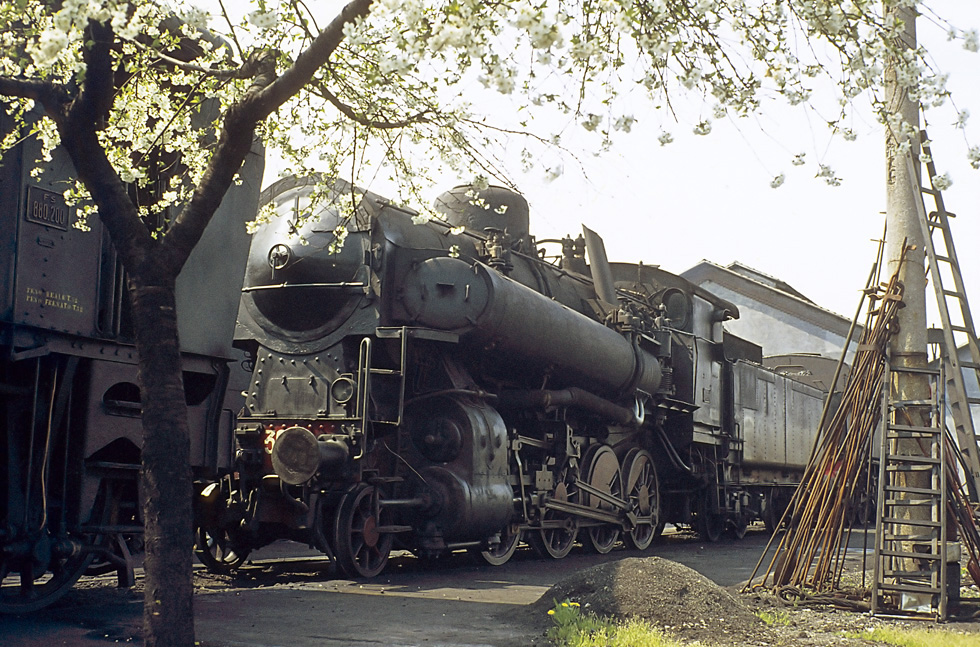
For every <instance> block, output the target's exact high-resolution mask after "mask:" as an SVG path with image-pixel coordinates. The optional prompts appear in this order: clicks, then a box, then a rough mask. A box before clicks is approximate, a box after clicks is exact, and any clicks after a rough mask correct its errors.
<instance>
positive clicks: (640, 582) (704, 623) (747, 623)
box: [535, 557, 775, 645]
mask: <svg viewBox="0 0 980 647" xmlns="http://www.w3.org/2000/svg"><path fill="white" fill-rule="evenodd" d="M566 599H568V600H571V601H574V602H578V603H579V604H580V605H582V607H583V609H584V610H586V611H589V612H592V613H594V614H596V615H598V616H611V617H615V618H628V617H634V618H640V619H643V620H646V621H648V622H650V623H651V624H653V625H655V626H657V627H660V628H661V629H664V630H665V631H667V632H668V633H670V634H672V635H674V636H676V637H678V638H681V639H683V640H686V641H703V642H710V643H711V644H715V645H746V644H759V645H762V644H772V643H773V642H775V639H774V638H773V637H772V636H771V635H770V634H771V631H770V629H769V627H768V626H767V625H766V624H765V623H764V622H763V621H762V620H760V619H759V617H758V616H756V615H755V614H754V613H753V612H752V611H751V610H750V609H748V608H747V607H746V606H745V604H744V603H743V602H742V601H741V600H740V599H738V598H737V597H736V596H735V595H733V594H732V593H730V592H729V591H727V590H725V589H724V588H722V587H720V586H718V585H717V584H715V583H714V582H712V581H711V580H709V579H708V578H706V577H704V576H703V575H701V574H700V573H698V572H697V571H694V570H692V569H690V568H688V567H686V566H683V565H681V564H678V563H676V562H672V561H670V560H667V559H663V558H660V557H646V558H638V557H632V558H628V559H623V560H620V561H617V562H610V563H607V564H601V565H599V566H594V567H592V568H588V569H585V570H583V571H579V572H577V573H575V574H574V575H572V576H571V577H569V578H567V579H565V580H562V581H561V582H558V583H557V584H555V586H553V587H551V589H549V590H548V592H547V593H545V594H544V595H543V596H542V597H541V599H540V600H539V601H538V602H536V603H535V607H536V611H537V612H538V613H541V612H546V609H550V608H551V607H552V606H554V604H555V602H559V603H560V602H562V601H564V600H566Z"/></svg>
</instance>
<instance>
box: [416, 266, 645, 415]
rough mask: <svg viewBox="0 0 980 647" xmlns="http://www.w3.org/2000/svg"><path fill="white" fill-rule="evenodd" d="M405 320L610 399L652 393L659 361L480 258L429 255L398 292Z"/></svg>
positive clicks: (617, 334)
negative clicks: (548, 372) (549, 372)
mask: <svg viewBox="0 0 980 647" xmlns="http://www.w3.org/2000/svg"><path fill="white" fill-rule="evenodd" d="M400 299H401V304H402V306H403V307H404V309H405V312H406V313H407V319H408V323H410V324H413V325H422V326H427V327H430V328H437V329H441V330H448V331H453V332H456V333H458V334H460V335H461V339H462V340H463V341H466V342H472V343H478V344H480V345H481V346H483V347H485V348H490V349H492V350H490V351H489V352H491V353H503V354H506V355H508V356H510V357H515V358H520V359H521V361H522V362H526V363H528V364H532V365H537V366H539V367H548V366H554V367H555V368H556V369H560V372H559V370H556V371H555V372H554V374H555V375H558V374H561V375H562V376H563V377H567V378H568V379H569V383H570V384H572V385H576V386H581V387H583V388H585V389H587V390H589V391H592V392H599V393H603V394H605V395H608V396H612V397H623V396H629V395H632V394H633V392H634V391H635V390H637V389H639V390H641V391H644V392H646V393H655V392H656V391H657V389H658V388H659V386H660V380H661V372H660V364H659V363H658V361H657V359H656V358H655V357H653V356H652V355H650V354H649V353H647V352H646V351H644V350H642V349H640V348H638V347H637V346H635V345H634V344H633V343H632V342H631V341H630V340H628V339H626V338H625V337H623V336H622V335H620V334H619V333H617V332H616V331H614V330H611V329H609V328H607V327H605V326H603V325H602V324H600V323H598V322H596V321H594V320H592V319H590V318H588V317H586V316H585V315H582V314H580V313H578V312H576V311H574V310H572V309H571V308H568V307H567V306H564V305H562V304H561V303H558V302H557V301H553V300H551V299H549V298H548V297H546V296H543V295H541V294H539V293H537V292H535V291H534V290H532V289H530V288H528V287H526V286H524V285H522V284H520V283H518V282H516V281H513V280H511V279H508V278H507V277H505V276H503V275H501V274H500V273H498V272H497V271H496V270H493V269H491V268H490V267H487V266H486V265H484V264H482V263H479V262H472V263H470V262H467V261H465V260H462V259H460V258H451V257H436V258H429V259H427V260H425V261H423V262H422V263H419V264H417V265H416V266H414V267H413V268H412V269H411V270H410V271H409V272H407V273H406V275H405V277H404V279H403V282H402V289H401V290H400Z"/></svg>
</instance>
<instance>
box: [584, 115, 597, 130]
mask: <svg viewBox="0 0 980 647" xmlns="http://www.w3.org/2000/svg"><path fill="white" fill-rule="evenodd" d="M601 119H602V118H601V117H600V116H599V115H597V114H592V113H590V114H589V115H588V116H587V117H586V118H585V120H584V121H583V122H582V127H583V128H585V129H586V130H588V131H589V132H592V131H594V130H595V129H596V128H598V127H599V123H600V121H601Z"/></svg>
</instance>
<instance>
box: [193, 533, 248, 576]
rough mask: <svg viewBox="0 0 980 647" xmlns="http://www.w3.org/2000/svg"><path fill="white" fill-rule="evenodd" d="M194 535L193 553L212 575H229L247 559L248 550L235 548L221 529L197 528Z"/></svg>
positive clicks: (239, 547)
mask: <svg viewBox="0 0 980 647" xmlns="http://www.w3.org/2000/svg"><path fill="white" fill-rule="evenodd" d="M194 534H195V537H194V539H195V545H194V552H195V553H196V554H197V558H198V559H199V560H201V563H202V564H204V566H206V567H207V569H208V570H209V571H211V572H212V573H230V572H231V571H233V570H235V569H236V568H238V567H239V566H241V565H242V564H244V563H245V560H246V559H248V554H249V552H250V551H249V549H248V548H246V547H241V546H235V545H234V542H232V541H231V537H229V536H228V532H227V531H225V530H223V529H221V528H202V527H199V528H198V529H197V531H196V532H195V533H194Z"/></svg>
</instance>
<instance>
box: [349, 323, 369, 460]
mask: <svg viewBox="0 0 980 647" xmlns="http://www.w3.org/2000/svg"><path fill="white" fill-rule="evenodd" d="M371 350H372V349H371V338H370V337H365V338H364V339H362V340H361V348H360V353H358V361H357V384H358V387H359V388H360V389H361V393H360V397H359V398H358V399H357V408H358V412H357V413H358V414H360V415H359V417H360V419H361V446H360V451H359V453H358V454H357V456H354V457H353V459H352V460H358V459H361V458H364V454H365V453H366V451H367V449H366V447H367V433H368V408H369V405H370V403H371Z"/></svg>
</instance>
